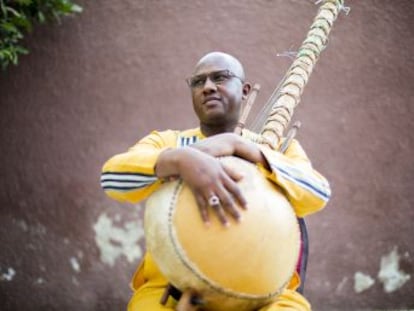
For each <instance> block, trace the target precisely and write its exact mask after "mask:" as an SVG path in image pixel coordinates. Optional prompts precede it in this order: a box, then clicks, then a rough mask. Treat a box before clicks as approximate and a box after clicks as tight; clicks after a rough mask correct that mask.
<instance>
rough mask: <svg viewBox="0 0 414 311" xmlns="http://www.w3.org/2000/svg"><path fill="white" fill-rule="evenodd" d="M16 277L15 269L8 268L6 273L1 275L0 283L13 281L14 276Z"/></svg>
mask: <svg viewBox="0 0 414 311" xmlns="http://www.w3.org/2000/svg"><path fill="white" fill-rule="evenodd" d="M15 275H16V271H15V270H14V269H13V268H11V267H10V268H8V269H7V271H6V272H3V273H2V274H0V281H8V282H10V281H12V280H13V278H14V276H15Z"/></svg>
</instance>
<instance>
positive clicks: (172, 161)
mask: <svg viewBox="0 0 414 311" xmlns="http://www.w3.org/2000/svg"><path fill="white" fill-rule="evenodd" d="M223 148H224V147H223ZM156 173H157V176H158V177H170V176H179V177H181V178H182V179H183V180H184V181H185V182H186V183H187V185H188V186H189V187H190V189H191V190H192V192H193V194H194V197H195V199H196V201H197V204H198V207H199V209H200V214H201V218H202V219H203V221H204V222H205V223H209V213H208V210H209V208H211V209H213V210H214V212H215V214H216V215H217V217H218V218H219V219H220V221H221V222H222V223H223V224H224V225H228V224H229V221H228V215H230V216H231V217H233V218H234V219H236V220H239V219H240V216H241V215H240V211H239V206H240V207H241V208H246V203H247V202H246V199H245V198H244V196H243V195H242V193H241V191H240V189H239V186H238V185H237V181H239V180H240V179H241V178H242V177H243V175H242V174H240V173H239V172H236V171H234V170H232V169H230V168H228V167H226V166H225V165H223V164H222V163H221V162H220V161H219V160H218V159H216V158H215V157H213V156H211V155H209V154H207V153H204V152H202V151H200V150H198V149H196V148H192V147H184V148H178V149H168V150H165V151H164V152H163V153H161V155H160V156H159V158H158V161H157V165H156ZM214 196H216V197H217V198H218V202H217V203H218V204H211V203H212V201H211V200H210V199H211V197H214ZM209 201H210V202H209ZM209 203H210V204H209Z"/></svg>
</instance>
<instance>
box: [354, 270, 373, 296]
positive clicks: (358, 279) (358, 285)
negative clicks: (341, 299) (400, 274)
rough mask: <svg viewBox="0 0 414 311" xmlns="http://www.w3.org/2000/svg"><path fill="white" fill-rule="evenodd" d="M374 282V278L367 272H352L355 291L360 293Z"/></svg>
mask: <svg viewBox="0 0 414 311" xmlns="http://www.w3.org/2000/svg"><path fill="white" fill-rule="evenodd" d="M374 284H375V280H374V279H373V278H372V277H370V276H369V275H368V274H365V273H362V272H359V271H357V272H355V274H354V290H355V292H356V293H358V294H359V293H362V292H363V291H365V290H367V289H369V288H370V287H371V286H372V285H374Z"/></svg>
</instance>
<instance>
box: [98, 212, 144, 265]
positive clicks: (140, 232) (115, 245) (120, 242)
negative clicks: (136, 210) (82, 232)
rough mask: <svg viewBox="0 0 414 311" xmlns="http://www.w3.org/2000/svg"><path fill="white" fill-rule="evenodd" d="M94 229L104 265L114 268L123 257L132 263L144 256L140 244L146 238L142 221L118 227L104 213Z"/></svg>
mask: <svg viewBox="0 0 414 311" xmlns="http://www.w3.org/2000/svg"><path fill="white" fill-rule="evenodd" d="M93 229H94V230H95V242H96V244H97V245H98V247H99V250H100V254H101V261H102V262H103V263H105V264H108V265H110V266H113V265H114V264H115V261H116V259H117V258H118V257H120V256H122V255H123V256H125V257H126V259H127V260H128V262H130V263H132V262H134V261H135V260H136V259H139V258H140V257H141V256H142V249H141V247H140V245H139V244H138V243H139V241H140V240H141V239H142V238H143V237H144V229H143V227H142V224H141V223H140V221H131V222H127V223H125V224H124V226H123V227H117V226H114V224H113V221H112V219H111V218H109V217H108V216H107V215H106V213H103V214H101V215H100V216H99V218H98V220H97V222H96V223H95V225H94V226H93Z"/></svg>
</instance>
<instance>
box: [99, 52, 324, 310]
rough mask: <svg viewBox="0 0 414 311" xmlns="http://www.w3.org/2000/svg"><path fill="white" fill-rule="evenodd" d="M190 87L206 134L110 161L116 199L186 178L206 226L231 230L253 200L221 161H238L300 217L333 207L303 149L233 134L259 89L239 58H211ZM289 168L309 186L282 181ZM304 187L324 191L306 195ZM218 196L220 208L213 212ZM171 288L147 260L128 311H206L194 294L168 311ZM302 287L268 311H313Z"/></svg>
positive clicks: (189, 134)
mask: <svg viewBox="0 0 414 311" xmlns="http://www.w3.org/2000/svg"><path fill="white" fill-rule="evenodd" d="M187 83H188V86H189V88H190V90H191V96H192V102H193V109H194V111H195V113H196V115H197V117H198V119H199V127H196V128H193V129H189V130H185V131H176V130H166V131H162V132H158V131H154V132H152V133H151V134H149V135H148V136H146V137H144V138H142V139H141V140H140V141H139V142H138V143H137V144H136V145H134V146H133V147H131V148H130V149H129V150H128V151H127V152H124V153H121V154H118V155H116V156H114V157H112V158H111V159H109V160H108V161H107V162H106V163H105V165H104V167H103V171H102V177H101V184H102V187H103V189H104V190H105V192H106V193H107V195H108V196H110V197H111V198H113V199H116V200H120V201H128V202H132V203H136V202H138V201H141V200H143V199H145V198H147V197H148V196H149V195H150V194H151V193H152V192H153V191H155V190H156V189H157V188H158V187H159V186H160V184H161V181H162V180H165V179H168V178H177V177H179V178H181V179H182V180H183V181H185V182H186V183H187V185H188V186H189V187H190V189H191V190H192V192H193V194H194V197H195V199H196V201H197V204H198V207H199V211H200V217H201V218H202V220H203V221H204V222H206V223H208V222H209V221H210V218H209V211H210V210H211V211H212V213H211V214H212V215H213V216H212V217H218V219H219V220H220V221H221V223H222V224H223V226H229V219H230V218H234V219H235V220H240V215H241V213H240V212H241V210H240V209H243V208H245V207H246V199H245V198H244V196H243V194H242V193H241V191H240V189H239V187H238V185H237V181H238V180H240V178H242V176H241V175H240V174H239V173H238V172H236V171H233V170H231V169H229V168H227V167H225V166H224V165H223V164H222V163H221V162H220V161H219V160H218V159H217V158H216V157H219V156H231V155H233V156H238V157H241V158H243V159H245V160H247V161H250V162H252V163H255V164H257V165H258V167H259V169H260V170H261V171H263V173H264V174H266V176H269V177H268V178H269V179H270V180H271V181H272V182H274V183H276V184H277V185H278V186H279V187H281V188H283V189H284V192H285V193H286V196H287V198H288V199H289V201H290V203H291V204H292V206H293V208H294V210H295V212H296V214H297V215H298V216H299V217H303V216H305V215H308V214H310V213H313V212H316V211H318V210H320V209H322V208H323V207H324V206H325V204H326V203H327V201H328V199H329V196H330V188H329V184H328V182H327V181H326V179H325V178H324V177H323V176H321V175H320V174H319V173H318V172H316V171H315V170H314V169H313V168H312V166H311V164H310V161H309V159H308V158H307V157H306V154H305V152H304V151H303V149H302V148H301V147H300V145H299V143H298V142H297V141H295V140H294V141H293V142H292V144H291V145H290V146H289V148H288V149H287V151H286V152H285V153H284V154H281V153H279V152H276V151H273V150H270V149H268V148H267V147H265V146H262V145H257V144H255V143H254V142H252V141H251V140H250V139H251V138H252V137H254V136H255V135H256V134H254V133H252V132H248V131H247V130H243V132H242V135H240V136H239V135H236V134H234V133H233V132H234V129H235V127H236V125H237V122H238V120H239V117H240V114H241V109H242V103H243V100H244V99H245V98H246V96H247V94H248V93H249V91H250V89H251V85H250V83H248V82H246V81H245V74H244V70H243V66H242V65H241V63H240V62H239V61H238V60H237V59H236V58H235V57H233V56H231V55H229V54H226V53H222V52H212V53H208V54H207V55H205V56H204V57H202V58H201V59H200V61H199V62H198V63H197V64H196V66H195V69H194V72H193V74H192V76H191V77H190V78H188V79H187ZM256 136H257V135H256ZM285 164H286V165H289V166H290V167H292V166H293V167H294V168H295V170H292V172H293V171H295V172H296V173H297V172H299V173H298V174H299V175H300V178H301V180H299V178H298V176H299V175H298V176H295V174H293V173H292V174H291V175H289V176H286V175H284V174H281V173H280V171H278V169H277V167H281V166H283V165H285ZM304 179H305V181H306V182H307V183H308V185H309V184H311V185H312V188H313V189H316V190H317V191H309V188H308V187H304V184H303V180H304ZM212 196H214V197H216V198H217V199H218V200H217V202H219V204H214V206H211V205H209V202H211V197H212ZM210 204H211V203H210ZM167 284H168V281H167V280H166V278H165V277H164V276H163V275H162V274H161V272H160V271H159V269H158V267H157V266H156V264H155V262H154V261H153V259H152V256H151V254H149V253H146V254H145V256H144V259H143V261H142V262H141V265H140V266H139V267H138V269H137V271H136V273H135V275H134V277H133V280H132V288H133V291H134V293H133V296H132V298H131V301H130V303H129V305H128V310H129V311H142V310H148V311H162V310H179V311H190V310H201V309H199V307H197V306H192V305H191V303H190V302H191V299H189V297H191V295H190V294H188V293H184V295H183V296H182V299H180V302H179V303H178V304H177V301H175V300H174V299H173V298H170V299H169V300H168V301H167V303H166V305H161V304H160V299H161V296H162V294H163V293H164V290H165V288H166V286H167ZM299 284H300V279H299V276H298V275H297V274H295V275H294V277H293V278H292V280H291V282H290V284H289V286H288V287H287V289H286V290H285V291H284V292H283V293H282V295H280V296H279V297H278V299H277V301H276V302H274V303H272V304H271V305H268V306H265V307H263V308H261V309H260V310H261V311H265V310H267V311H277V310H285V311H288V310H292V311H293V310H295V311H298V310H310V305H309V303H308V302H307V300H306V299H305V298H304V297H303V296H301V295H300V294H299V293H297V292H296V291H295V289H296V288H297V287H298V286H299ZM201 298H202V297H201Z"/></svg>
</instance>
